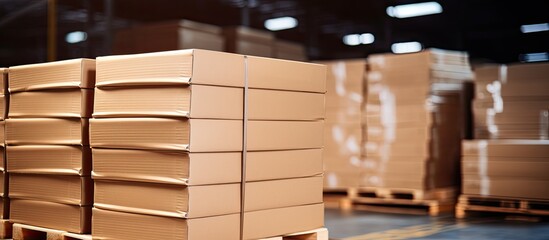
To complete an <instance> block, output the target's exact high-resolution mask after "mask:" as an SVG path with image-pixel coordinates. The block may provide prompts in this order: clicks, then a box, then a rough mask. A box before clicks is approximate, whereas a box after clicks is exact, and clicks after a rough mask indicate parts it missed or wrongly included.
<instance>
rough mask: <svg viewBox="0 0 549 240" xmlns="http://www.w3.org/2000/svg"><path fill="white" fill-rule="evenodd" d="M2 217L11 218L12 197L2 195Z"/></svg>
mask: <svg viewBox="0 0 549 240" xmlns="http://www.w3.org/2000/svg"><path fill="white" fill-rule="evenodd" d="M0 219H10V199H9V198H7V197H0Z"/></svg>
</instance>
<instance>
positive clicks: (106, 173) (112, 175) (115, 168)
mask: <svg viewBox="0 0 549 240" xmlns="http://www.w3.org/2000/svg"><path fill="white" fill-rule="evenodd" d="M241 158H242V153H241V152H223V153H186V152H181V151H151V150H133V149H102V148H94V149H93V178H94V179H111V180H126V181H140V182H156V183H171V184H180V185H206V184H220V183H239V182H240V181H241V167H242V161H241ZM277 160H278V159H277ZM248 164H249V163H248Z"/></svg>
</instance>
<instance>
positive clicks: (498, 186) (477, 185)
mask: <svg viewBox="0 0 549 240" xmlns="http://www.w3.org/2000/svg"><path fill="white" fill-rule="evenodd" d="M548 184H549V181H548V180H538V179H524V178H506V177H503V178H497V177H490V178H487V177H478V176H470V175H464V176H463V194H471V195H481V196H493V197H511V198H531V199H544V200H546V199H549V188H548V187H547V186H548Z"/></svg>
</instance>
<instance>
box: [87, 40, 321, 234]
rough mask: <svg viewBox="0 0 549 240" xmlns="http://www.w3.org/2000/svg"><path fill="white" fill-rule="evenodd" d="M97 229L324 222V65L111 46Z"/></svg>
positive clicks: (156, 230)
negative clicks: (127, 51)
mask: <svg viewBox="0 0 549 240" xmlns="http://www.w3.org/2000/svg"><path fill="white" fill-rule="evenodd" d="M97 69H98V77H97V85H96V103H95V109H94V113H93V116H94V119H92V120H91V145H92V149H93V150H92V151H93V157H94V167H93V169H94V170H93V177H94V179H95V191H96V193H95V203H94V204H95V205H94V210H93V211H94V215H93V235H94V236H97V237H99V238H113V239H142V238H154V239H239V238H240V237H241V230H242V234H243V235H242V237H243V238H244V239H255V238H261V237H271V236H276V235H282V234H286V233H291V232H299V231H304V230H307V229H314V228H318V227H320V226H322V225H323V206H322V175H321V174H322V161H321V159H322V157H321V156H322V125H323V122H322V119H323V116H324V91H325V88H324V83H325V76H324V74H325V73H324V68H323V67H322V66H319V65H314V64H305V63H298V62H289V61H280V60H273V59H266V58H255V57H246V56H243V55H236V54H227V53H219V52H211V51H205V50H182V51H172V52H160V53H151V54H138V55H125V56H111V57H100V58H98V59H97Z"/></svg>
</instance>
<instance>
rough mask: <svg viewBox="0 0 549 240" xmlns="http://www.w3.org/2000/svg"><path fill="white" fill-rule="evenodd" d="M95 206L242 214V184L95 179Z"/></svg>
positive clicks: (187, 214) (185, 214) (174, 213)
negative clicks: (178, 183) (163, 182)
mask: <svg viewBox="0 0 549 240" xmlns="http://www.w3.org/2000/svg"><path fill="white" fill-rule="evenodd" d="M220 196H223V197H220ZM94 207H96V208H100V209H105V210H112V211H123V212H131V213H139V214H149V215H156V216H165V217H178V218H200V217H207V216H217V215H225V214H232V213H239V212H240V183H233V184H218V185H202V186H185V185H176V184H160V183H145V182H130V181H111V180H100V179H96V180H95V199H94Z"/></svg>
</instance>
